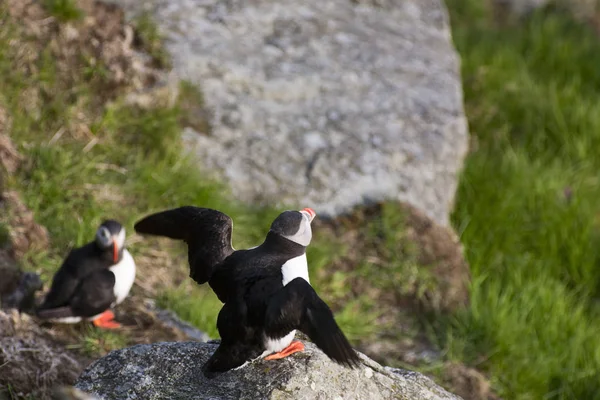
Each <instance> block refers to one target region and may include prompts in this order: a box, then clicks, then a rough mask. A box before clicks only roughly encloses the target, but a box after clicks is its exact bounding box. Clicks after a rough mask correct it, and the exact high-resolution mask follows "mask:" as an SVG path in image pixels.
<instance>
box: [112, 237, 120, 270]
mask: <svg viewBox="0 0 600 400" xmlns="http://www.w3.org/2000/svg"><path fill="white" fill-rule="evenodd" d="M118 260H119V248H118V247H117V238H113V261H114V263H115V264H116V263H117V261H118Z"/></svg>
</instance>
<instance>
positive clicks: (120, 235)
mask: <svg viewBox="0 0 600 400" xmlns="http://www.w3.org/2000/svg"><path fill="white" fill-rule="evenodd" d="M96 244H97V245H98V247H99V248H100V249H102V250H105V251H106V250H111V251H112V260H113V262H115V263H116V262H117V261H119V257H120V255H121V253H122V251H123V248H124V246H125V228H123V226H122V225H121V224H120V223H118V222H117V221H115V220H112V219H109V220H107V221H104V222H103V223H102V225H100V227H99V228H98V230H97V231H96Z"/></svg>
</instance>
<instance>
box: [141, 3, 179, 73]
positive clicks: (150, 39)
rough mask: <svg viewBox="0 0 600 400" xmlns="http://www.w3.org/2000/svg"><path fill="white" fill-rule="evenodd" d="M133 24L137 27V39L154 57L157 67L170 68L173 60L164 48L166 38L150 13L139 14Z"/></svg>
mask: <svg viewBox="0 0 600 400" xmlns="http://www.w3.org/2000/svg"><path fill="white" fill-rule="evenodd" d="M133 25H134V26H135V29H136V34H137V35H136V39H137V41H138V42H139V44H140V45H141V46H142V47H144V49H145V50H146V52H147V53H148V54H149V55H150V56H151V57H152V58H153V59H154V62H155V63H156V64H157V67H159V68H168V67H169V66H170V65H171V60H170V58H169V55H168V53H167V51H166V50H165V48H164V45H163V40H164V39H163V37H162V35H161V34H160V32H159V30H158V26H157V25H156V23H154V20H153V19H152V16H151V15H150V13H147V12H145V13H142V14H140V15H139V16H137V17H136V18H135V19H134V21H133Z"/></svg>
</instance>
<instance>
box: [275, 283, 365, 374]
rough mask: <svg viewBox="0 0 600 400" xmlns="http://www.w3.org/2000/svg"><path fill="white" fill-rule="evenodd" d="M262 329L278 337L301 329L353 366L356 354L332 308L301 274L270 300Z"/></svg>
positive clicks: (328, 351) (336, 359)
mask: <svg viewBox="0 0 600 400" xmlns="http://www.w3.org/2000/svg"><path fill="white" fill-rule="evenodd" d="M265 319H266V321H265V333H266V334H267V335H268V336H272V337H281V336H284V335H285V334H287V333H288V332H290V331H291V330H293V329H298V330H300V331H302V332H304V333H305V334H306V335H308V337H309V338H310V339H311V340H312V341H313V342H315V344H316V345H317V346H319V348H320V349H321V350H323V352H324V353H325V354H327V356H329V358H331V359H332V360H334V361H336V362H338V363H340V364H343V365H346V366H348V367H353V366H356V365H357V364H358V360H359V358H358V355H357V354H356V352H355V351H354V350H353V349H352V346H350V343H348V339H346V337H345V336H344V333H343V332H342V331H341V329H340V328H339V326H338V325H337V323H336V322H335V319H334V317H333V313H332V312H331V309H330V308H329V306H327V304H325V302H324V301H323V300H321V298H319V296H318V295H317V293H316V292H315V290H314V289H313V287H312V286H311V285H310V284H309V283H308V282H306V281H305V280H304V279H302V278H296V279H294V280H292V281H291V282H290V283H288V284H287V285H286V286H284V287H283V288H282V289H281V290H280V291H279V292H278V293H277V294H276V295H275V296H273V297H272V298H271V300H270V301H269V305H268V306H267V313H266V316H265Z"/></svg>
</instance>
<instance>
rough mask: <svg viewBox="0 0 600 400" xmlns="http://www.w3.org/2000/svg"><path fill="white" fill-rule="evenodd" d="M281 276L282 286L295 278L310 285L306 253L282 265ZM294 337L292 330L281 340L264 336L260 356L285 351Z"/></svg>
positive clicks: (294, 332) (294, 333) (294, 331)
mask: <svg viewBox="0 0 600 400" xmlns="http://www.w3.org/2000/svg"><path fill="white" fill-rule="evenodd" d="M281 275H283V279H282V283H283V286H285V285H287V284H288V283H290V282H291V281H293V280H294V279H296V278H302V279H304V280H305V281H306V282H308V283H310V280H309V279H308V261H307V260H306V253H304V254H302V255H301V256H298V257H296V258H292V259H291V260H288V261H287V262H286V263H285V264H283V265H282V266H281ZM295 335H296V330H295V329H294V330H293V331H291V332H290V333H288V334H287V335H285V336H284V337H281V338H270V337H266V336H265V339H264V346H265V351H264V353H263V354H262V356H265V355H267V354H270V353H276V352H279V351H281V350H283V349H285V348H286V347H288V346H289V345H290V343H292V340H294V336H295Z"/></svg>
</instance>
